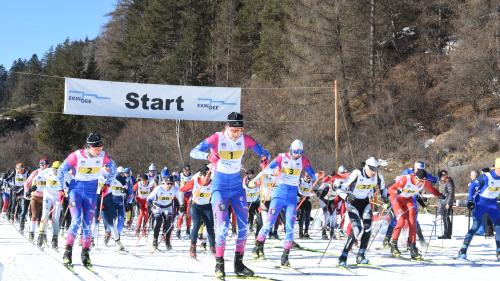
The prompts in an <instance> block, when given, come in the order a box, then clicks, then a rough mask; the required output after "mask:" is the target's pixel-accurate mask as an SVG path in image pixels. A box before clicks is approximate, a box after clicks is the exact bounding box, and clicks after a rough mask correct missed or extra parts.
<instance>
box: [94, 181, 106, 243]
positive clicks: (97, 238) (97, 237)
mask: <svg viewBox="0 0 500 281" xmlns="http://www.w3.org/2000/svg"><path fill="white" fill-rule="evenodd" d="M103 195H104V192H102V190H101V204H100V206H99V217H98V219H97V220H98V221H99V222H101V219H102V203H103V202H104V200H103V197H104V196H103ZM96 240H97V241H96V242H95V245H96V246H99V225H97V235H96Z"/></svg>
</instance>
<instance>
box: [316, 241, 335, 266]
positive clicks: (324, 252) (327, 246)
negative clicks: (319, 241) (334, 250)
mask: <svg viewBox="0 0 500 281" xmlns="http://www.w3.org/2000/svg"><path fill="white" fill-rule="evenodd" d="M332 239H333V235H331V236H330V240H329V241H328V245H326V248H325V250H324V251H323V254H322V255H321V258H320V259H319V262H318V264H321V261H322V260H323V257H324V256H325V254H326V250H328V248H329V247H330V243H332Z"/></svg>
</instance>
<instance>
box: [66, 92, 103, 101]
mask: <svg viewBox="0 0 500 281" xmlns="http://www.w3.org/2000/svg"><path fill="white" fill-rule="evenodd" d="M68 92H69V95H68V100H69V101H74V102H80V103H92V101H94V102H95V101H98V100H110V99H111V98H110V97H105V96H100V95H98V94H95V93H86V92H84V91H78V90H69V91H68Z"/></svg>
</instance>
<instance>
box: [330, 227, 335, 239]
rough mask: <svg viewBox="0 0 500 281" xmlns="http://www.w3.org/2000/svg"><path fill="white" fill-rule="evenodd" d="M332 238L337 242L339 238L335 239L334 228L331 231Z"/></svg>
mask: <svg viewBox="0 0 500 281" xmlns="http://www.w3.org/2000/svg"><path fill="white" fill-rule="evenodd" d="M330 237H331V239H333V240H337V237H335V229H334V228H331V229H330Z"/></svg>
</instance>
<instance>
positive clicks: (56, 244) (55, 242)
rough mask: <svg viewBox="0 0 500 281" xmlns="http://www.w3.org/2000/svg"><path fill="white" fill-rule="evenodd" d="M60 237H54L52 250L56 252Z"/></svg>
mask: <svg viewBox="0 0 500 281" xmlns="http://www.w3.org/2000/svg"><path fill="white" fill-rule="evenodd" d="M58 245H59V243H58V237H57V234H56V235H53V236H52V249H54V250H56V251H57V248H58Z"/></svg>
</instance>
